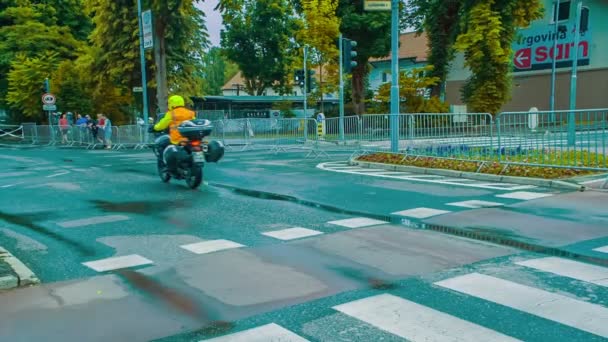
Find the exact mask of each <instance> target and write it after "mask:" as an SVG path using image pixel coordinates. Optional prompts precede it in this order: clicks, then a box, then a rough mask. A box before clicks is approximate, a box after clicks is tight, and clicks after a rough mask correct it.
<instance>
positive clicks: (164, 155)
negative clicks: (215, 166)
mask: <svg viewBox="0 0 608 342" xmlns="http://www.w3.org/2000/svg"><path fill="white" fill-rule="evenodd" d="M177 130H178V131H179V133H180V134H181V135H182V136H183V137H184V138H186V141H184V142H182V143H180V144H179V145H172V144H171V140H170V139H169V136H168V135H167V134H162V133H161V134H162V135H160V136H159V137H157V138H156V139H155V140H154V144H153V145H152V148H153V151H154V154H155V155H156V158H157V170H158V175H159V176H160V179H161V180H162V181H163V182H164V183H168V182H169V181H170V180H171V178H174V179H179V180H185V181H186V184H187V185H188V187H189V188H191V189H196V188H198V187H199V186H200V185H201V183H202V182H203V167H204V165H205V163H206V162H207V163H217V162H218V161H220V159H222V157H223V156H224V145H223V144H222V143H221V142H219V141H216V140H212V141H207V140H205V138H206V137H208V136H210V135H211V132H212V131H213V125H212V124H211V121H209V120H205V119H196V120H188V121H184V122H182V123H181V124H180V125H179V126H178V127H177ZM157 133H158V132H157Z"/></svg>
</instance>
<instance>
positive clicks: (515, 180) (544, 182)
mask: <svg viewBox="0 0 608 342" xmlns="http://www.w3.org/2000/svg"><path fill="white" fill-rule="evenodd" d="M349 164H350V165H354V166H359V167H363V168H380V169H384V170H388V171H404V172H413V173H420V174H427V175H437V176H447V177H453V178H467V179H474V180H480V181H489V182H497V183H512V184H520V185H534V186H539V187H545V188H553V189H562V190H576V191H585V190H586V187H585V186H584V185H580V184H576V183H570V182H566V181H562V180H551V179H542V178H527V177H513V176H500V175H492V174H487V173H474V172H464V171H455V170H443V169H431V168H424V167H417V166H408V165H393V164H384V163H373V162H363V161H359V160H356V158H351V159H350V161H349Z"/></svg>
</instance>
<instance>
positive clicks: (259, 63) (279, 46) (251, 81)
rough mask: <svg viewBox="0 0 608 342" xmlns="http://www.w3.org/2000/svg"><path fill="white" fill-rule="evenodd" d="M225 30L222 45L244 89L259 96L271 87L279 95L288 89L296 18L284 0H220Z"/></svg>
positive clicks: (293, 51) (294, 47)
mask: <svg viewBox="0 0 608 342" xmlns="http://www.w3.org/2000/svg"><path fill="white" fill-rule="evenodd" d="M218 9H219V10H220V11H221V13H222V18H223V20H224V25H225V30H222V33H221V42H222V47H223V48H224V51H225V54H226V56H227V57H228V59H230V60H231V61H233V62H235V63H236V64H237V65H238V66H239V69H240V70H241V72H242V74H243V77H244V78H245V90H246V91H247V93H249V94H251V95H262V94H263V93H264V90H266V88H269V87H273V88H274V89H275V90H276V91H278V92H279V93H281V94H285V93H287V92H289V90H290V88H291V79H290V77H289V76H290V75H292V70H291V69H292V67H293V65H294V64H295V60H296V56H297V51H296V48H297V46H296V44H295V42H294V41H293V37H294V35H295V32H297V31H298V30H299V29H300V25H301V24H300V21H299V20H298V19H297V18H296V17H295V16H294V15H293V14H292V13H293V8H292V6H291V5H290V3H289V2H288V1H287V0H220V2H219V5H218Z"/></svg>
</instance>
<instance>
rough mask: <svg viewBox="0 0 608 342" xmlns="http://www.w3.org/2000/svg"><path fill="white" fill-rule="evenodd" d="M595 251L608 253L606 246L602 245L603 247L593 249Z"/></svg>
mask: <svg viewBox="0 0 608 342" xmlns="http://www.w3.org/2000/svg"><path fill="white" fill-rule="evenodd" d="M593 250H594V251H596V252H600V253H608V246H604V247H598V248H595V249H593Z"/></svg>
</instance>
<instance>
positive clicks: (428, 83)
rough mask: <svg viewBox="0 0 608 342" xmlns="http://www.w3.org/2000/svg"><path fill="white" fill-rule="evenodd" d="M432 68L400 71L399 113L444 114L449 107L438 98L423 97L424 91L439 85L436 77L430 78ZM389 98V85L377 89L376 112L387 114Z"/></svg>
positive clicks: (430, 66) (429, 66)
mask: <svg viewBox="0 0 608 342" xmlns="http://www.w3.org/2000/svg"><path fill="white" fill-rule="evenodd" d="M432 72H433V66H432V65H427V66H425V67H422V68H414V69H412V70H404V71H401V73H400V75H399V98H400V99H399V107H400V109H399V111H400V112H401V113H446V112H448V111H449V110H450V108H449V106H448V105H447V104H445V103H442V102H441V101H440V100H439V98H438V97H436V96H431V97H429V98H426V97H425V91H426V90H427V89H428V88H430V87H432V86H434V85H436V84H437V83H439V82H440V81H441V80H440V79H439V77H437V76H432ZM390 97H391V84H390V83H385V84H383V85H381V86H380V88H378V94H376V96H375V97H374V102H375V103H379V106H378V108H377V109H378V112H379V113H388V110H389V104H390Z"/></svg>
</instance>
